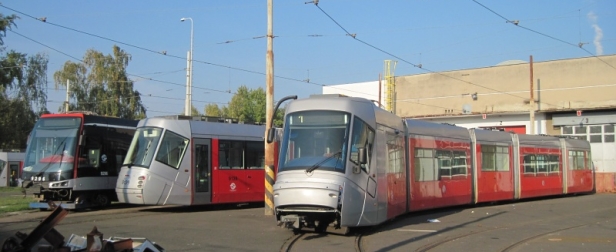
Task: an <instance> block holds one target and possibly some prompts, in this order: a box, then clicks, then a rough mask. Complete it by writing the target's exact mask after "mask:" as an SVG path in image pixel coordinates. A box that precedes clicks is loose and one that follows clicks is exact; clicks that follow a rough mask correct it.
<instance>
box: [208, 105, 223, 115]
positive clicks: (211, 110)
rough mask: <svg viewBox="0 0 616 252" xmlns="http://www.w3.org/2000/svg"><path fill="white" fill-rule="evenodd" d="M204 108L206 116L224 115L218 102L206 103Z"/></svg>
mask: <svg viewBox="0 0 616 252" xmlns="http://www.w3.org/2000/svg"><path fill="white" fill-rule="evenodd" d="M204 110H205V115H206V116H215V117H223V114H222V110H221V109H220V108H219V107H218V105H216V104H212V103H210V104H208V105H205V109H204Z"/></svg>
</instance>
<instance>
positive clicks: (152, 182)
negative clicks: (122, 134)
mask: <svg viewBox="0 0 616 252" xmlns="http://www.w3.org/2000/svg"><path fill="white" fill-rule="evenodd" d="M203 119H204V120H207V119H208V118H205V117H204V118H203ZM204 120H193V118H192V117H190V118H189V117H182V116H172V117H154V118H148V119H143V120H141V121H140V122H139V124H138V126H137V131H136V133H135V135H134V138H133V141H132V143H131V146H130V149H129V151H128V154H127V157H126V159H125V161H124V164H123V165H122V169H121V170H120V174H119V176H118V180H117V184H116V194H117V196H118V199H119V201H120V202H123V203H129V204H144V205H184V206H190V205H205V204H220V203H247V202H262V201H263V195H264V193H265V191H264V188H265V183H264V182H263V178H264V176H265V173H264V169H263V167H264V160H265V151H264V140H263V136H264V134H265V127H264V126H259V125H248V124H237V123H225V122H217V121H216V122H209V121H204Z"/></svg>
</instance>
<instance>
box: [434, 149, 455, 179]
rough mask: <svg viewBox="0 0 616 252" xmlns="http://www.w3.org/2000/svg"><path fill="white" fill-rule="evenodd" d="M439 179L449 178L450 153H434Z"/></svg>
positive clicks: (440, 151) (438, 151)
mask: <svg viewBox="0 0 616 252" xmlns="http://www.w3.org/2000/svg"><path fill="white" fill-rule="evenodd" d="M436 157H437V158H438V168H439V173H440V177H451V159H452V158H451V151H442V150H437V151H436Z"/></svg>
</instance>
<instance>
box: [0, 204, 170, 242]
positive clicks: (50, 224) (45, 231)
mask: <svg viewBox="0 0 616 252" xmlns="http://www.w3.org/2000/svg"><path fill="white" fill-rule="evenodd" d="M50 206H52V208H54V210H53V212H51V214H49V216H47V217H46V218H45V219H44V220H43V221H41V223H40V224H39V225H38V226H37V227H36V228H34V230H32V232H31V233H30V234H25V233H22V232H17V233H15V235H14V236H11V237H9V238H7V239H6V240H4V243H3V244H2V251H1V252H31V251H38V252H82V251H83V252H91V251H100V252H130V251H134V252H145V251H151V252H163V251H165V250H164V249H163V248H162V247H161V246H160V245H158V244H156V243H154V242H151V241H149V240H148V239H146V238H125V237H110V238H109V239H104V238H103V234H102V233H100V232H98V229H97V228H96V226H95V227H94V229H93V230H92V231H91V232H90V233H88V234H87V235H86V236H79V235H75V234H72V235H71V236H70V237H69V239H68V241H66V242H65V241H64V236H63V235H62V234H60V233H59V232H58V231H57V230H56V229H55V228H54V227H55V226H56V224H58V223H59V222H60V221H61V220H62V219H64V217H65V216H66V215H67V214H68V211H67V210H66V209H64V208H62V207H61V206H56V205H55V204H53V203H50ZM41 239H44V240H45V241H46V242H47V243H40V242H41ZM37 245H38V247H37ZM35 247H37V249H36V250H33V249H34V248H35Z"/></svg>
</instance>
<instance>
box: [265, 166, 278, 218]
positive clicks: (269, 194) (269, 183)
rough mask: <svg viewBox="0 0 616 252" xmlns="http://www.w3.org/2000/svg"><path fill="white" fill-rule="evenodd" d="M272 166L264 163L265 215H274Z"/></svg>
mask: <svg viewBox="0 0 616 252" xmlns="http://www.w3.org/2000/svg"><path fill="white" fill-rule="evenodd" d="M274 176H276V175H275V174H274V167H273V166H269V165H265V215H274V182H276V178H275V177H274Z"/></svg>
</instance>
